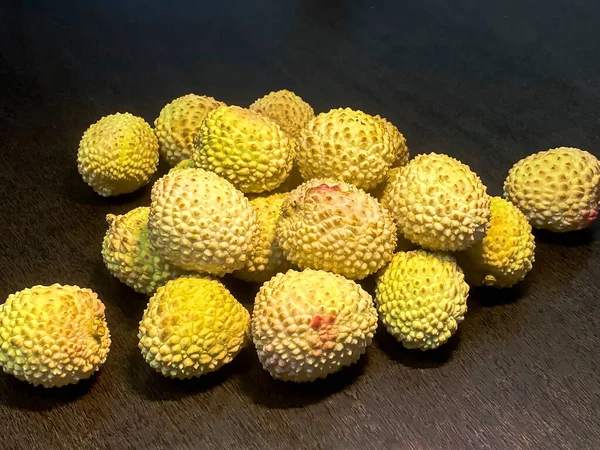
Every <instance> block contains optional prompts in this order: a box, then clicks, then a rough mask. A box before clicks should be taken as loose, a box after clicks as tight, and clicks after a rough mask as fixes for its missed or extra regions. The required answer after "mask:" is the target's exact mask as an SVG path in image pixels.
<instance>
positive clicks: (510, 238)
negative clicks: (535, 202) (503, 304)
mask: <svg viewBox="0 0 600 450" xmlns="http://www.w3.org/2000/svg"><path fill="white" fill-rule="evenodd" d="M491 212H492V216H491V220H490V227H489V228H488V230H487V233H486V235H485V237H484V238H483V239H482V240H481V241H479V242H476V243H475V244H474V245H473V246H472V247H470V248H468V249H467V250H464V251H462V252H459V253H457V254H456V258H457V261H458V264H459V265H460V267H461V268H462V269H463V271H464V273H465V279H466V280H467V282H468V283H469V284H470V285H472V286H482V285H485V286H495V287H499V288H504V287H510V286H513V285H514V284H516V283H518V282H519V281H521V280H523V279H524V278H525V275H527V273H528V272H529V271H530V270H531V268H532V265H533V262H534V259H535V256H534V253H535V238H534V236H533V234H532V233H531V225H530V224H529V222H528V221H527V217H525V215H524V214H523V213H522V212H521V211H519V209H518V208H517V207H516V206H514V205H513V204H512V203H510V202H509V201H508V200H504V199H502V198H500V197H492V201H491Z"/></svg>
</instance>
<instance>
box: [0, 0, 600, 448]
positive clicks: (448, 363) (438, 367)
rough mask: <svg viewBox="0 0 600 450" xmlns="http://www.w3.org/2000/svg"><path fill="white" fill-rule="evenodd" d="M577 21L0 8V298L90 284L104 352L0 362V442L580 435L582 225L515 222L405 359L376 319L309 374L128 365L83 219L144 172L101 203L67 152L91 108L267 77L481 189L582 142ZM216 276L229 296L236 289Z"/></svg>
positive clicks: (519, 10)
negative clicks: (452, 320)
mask: <svg viewBox="0 0 600 450" xmlns="http://www.w3.org/2000/svg"><path fill="white" fill-rule="evenodd" d="M49 4H54V6H48V5H49ZM598 23H600V6H599V4H598V2H597V1H596V0H588V1H586V0H570V1H569V0H546V1H545V2H540V1H539V0H504V1H501V2H496V1H491V0H489V1H481V0H457V1H448V0H425V1H400V0H390V1H361V0H354V1H352V0H348V1H334V0H303V1H300V0H296V1H292V0H288V1H286V0H280V1H275V0H273V1H257V2H253V1H248V0H246V1H236V2H226V1H212V2H202V1H196V2H169V1H164V0H161V1H154V0H152V1H149V0H146V1H126V0H121V1H77V2H75V1H73V2H61V1H56V2H42V1H12V2H11V1H3V2H1V3H0V180H1V184H0V202H1V214H2V216H1V217H0V244H1V246H0V268H1V273H0V279H1V283H0V302H1V301H2V300H1V299H3V298H5V297H6V296H8V295H9V294H10V293H13V292H15V291H17V290H20V289H23V288H25V287H30V286H32V285H36V284H51V283H53V282H58V283H62V284H77V285H79V286H85V287H90V288H92V289H94V290H95V291H96V292H98V293H99V295H100V297H101V299H102V300H103V301H104V302H105V303H106V305H107V320H108V324H109V327H110V330H111V333H112V338H113V343H112V347H111V353H110V355H109V358H108V360H107V362H106V365H105V366H104V367H103V368H102V370H101V371H100V372H99V373H98V374H97V375H96V376H94V377H93V378H92V379H90V380H87V381H84V382H81V383H80V384H78V385H76V386H73V387H67V388H63V389H60V390H44V389H43V388H33V387H30V386H29V385H27V384H25V383H22V382H19V381H16V380H15V379H13V378H12V377H9V376H7V375H0V448H1V449H37V448H70V449H74V448H77V449H88V448H102V449H104V448H107V449H114V448H148V449H154V448H174V449H188V448H234V449H236V448H237V449H240V448H251V449H268V448H273V449H279V448H281V449H284V448H285V449H288V448H322V449H355V448H356V449H370V448H378V449H388V448H390V449H402V448H407V449H419V450H422V449H450V448H452V449H454V448H460V449H462V448H473V449H598V448H600V419H599V408H600V374H599V369H600V364H599V361H600V358H599V357H600V354H599V352H598V343H599V340H600V339H599V336H600V332H599V330H598V326H599V322H600V301H599V299H598V287H599V286H600V281H599V280H600V258H599V256H600V243H599V242H600V239H599V238H600V236H599V234H600V233H599V225H600V224H599V223H596V224H595V225H594V226H592V227H591V228H590V229H588V230H585V231H581V232H576V233H570V234H565V235H555V234H551V233H543V232H536V242H537V253H536V263H535V265H534V268H533V271H532V272H531V273H530V274H529V276H528V277H527V279H526V281H525V282H523V283H521V284H520V285H518V286H517V287H516V288H514V289H507V290H498V291H491V290H484V289H473V290H472V292H471V294H470V298H469V311H468V314H467V317H466V319H465V321H464V322H463V323H462V324H461V326H460V330H459V333H458V334H457V335H456V336H455V337H454V338H453V339H452V340H451V341H450V343H449V344H447V345H445V346H444V347H442V348H441V349H439V350H437V351H431V352H428V353H421V352H414V351H408V350H404V349H402V348H401V346H400V345H399V344H396V343H395V341H394V340H393V339H392V338H390V337H389V336H388V335H387V333H386V332H385V330H384V329H383V328H382V327H380V329H379V331H378V333H377V335H376V338H375V341H374V343H373V345H372V346H371V347H370V348H369V349H368V352H367V354H366V355H365V356H364V357H363V358H362V359H361V360H360V363H359V364H357V365H355V366H353V367H351V368H348V369H345V370H343V371H342V372H340V373H338V374H336V375H334V376H331V377H329V378H328V379H326V380H324V381H320V382H316V383H313V384H308V385H291V384H285V383H282V382H276V381H274V380H272V379H271V378H270V376H269V374H268V373H267V372H266V371H264V370H263V369H262V368H261V366H260V364H259V362H258V360H257V358H256V355H255V353H254V350H253V348H252V347H249V348H247V349H246V350H245V351H243V352H242V354H241V355H239V357H238V358H236V359H235V361H234V362H233V363H232V364H230V365H229V366H227V367H226V368H224V369H223V370H220V371H218V372H217V373H214V374H211V375H207V376H204V377H202V378H200V379H197V380H193V381H187V382H181V381H173V380H167V379H164V378H162V377H161V376H160V375H157V374H155V373H154V372H153V371H152V370H151V369H150V368H149V366H147V365H146V363H145V362H144V361H143V360H142V358H141V356H140V352H139V350H138V348H137V337H136V333H137V326H138V322H139V320H140V318H141V314H142V312H143V310H144V308H145V305H146V302H147V298H146V297H143V296H141V295H137V294H135V293H134V292H133V291H132V290H131V289H129V288H127V287H126V286H124V285H122V284H120V283H119V282H118V281H117V280H116V279H115V278H113V277H111V276H110V275H109V274H108V272H107V271H106V269H105V268H104V266H103V264H102V259H101V256H100V249H101V240H102V237H103V235H104V233H105V231H106V228H107V224H106V222H105V219H104V217H105V215H106V214H107V213H109V212H112V213H124V212H126V211H128V210H130V209H131V208H133V207H134V206H139V205H147V204H149V186H148V187H146V188H144V189H142V190H140V191H139V192H136V193H134V194H131V195H125V196H121V197H118V198H110V199H103V198H101V197H100V196H98V195H96V194H94V193H93V192H92V190H91V189H90V188H88V187H87V186H86V185H85V184H84V183H83V181H82V180H81V178H80V176H79V175H78V173H77V167H76V152H77V146H78V142H79V139H80V137H81V135H82V133H83V132H84V130H85V129H86V128H87V127H88V126H89V125H90V124H91V123H93V122H95V121H96V120H98V119H99V118H100V117H101V116H103V115H107V114H111V113H114V112H118V111H120V112H124V111H128V112H131V113H133V114H136V115H139V116H142V117H144V118H145V119H146V120H147V121H149V122H151V121H153V120H154V119H155V118H156V116H157V115H158V113H159V111H160V109H161V108H162V106H164V105H165V104H166V103H167V102H169V101H170V100H172V99H174V98H175V97H178V96H181V95H184V94H187V93H190V92H193V93H197V94H206V95H212V96H214V97H215V98H217V99H219V100H223V101H225V102H226V103H229V104H238V105H242V106H247V105H248V104H250V103H251V102H252V101H253V100H254V99H256V98H258V97H260V96H262V95H264V94H266V93H267V92H269V91H271V90H277V89H282V88H287V89H290V90H293V91H295V92H296V93H298V94H299V95H301V96H302V97H303V98H304V99H305V100H307V101H308V102H309V103H310V104H311V105H312V106H313V107H314V109H315V111H317V112H322V111H326V110H328V109H331V108H334V107H341V106H349V107H351V108H354V109H362V110H363V111H365V112H368V113H371V114H380V115H382V116H384V117H386V118H388V119H389V120H391V121H392V122H393V123H394V124H396V125H397V126H398V127H399V129H400V130H401V131H402V132H403V133H404V134H405V136H406V137H407V139H408V144H409V149H410V152H411V154H412V155H415V154H418V153H423V152H428V151H436V152H443V153H448V154H450V155H452V156H455V157H457V158H459V159H460V160H462V161H463V162H465V163H467V164H469V165H470V166H471V168H472V169H473V170H475V171H476V172H478V173H479V174H480V176H481V177H482V179H483V181H484V183H486V185H487V186H488V188H489V192H490V193H492V194H495V195H499V194H500V193H501V187H502V182H503V180H504V178H505V176H506V173H507V171H508V169H509V167H510V166H511V165H512V164H513V163H514V162H516V161H517V160H519V159H520V158H522V157H524V156H526V155H528V154H530V153H533V152H536V151H539V150H545V149H548V148H551V147H557V146H574V147H579V148H584V149H588V150H590V151H592V152H593V153H594V154H596V155H597V156H598V155H599V153H598V149H599V148H600V138H599V133H600V122H599V117H600V70H599V69H600V32H599V31H598ZM165 170H166V167H164V165H163V166H161V167H160V171H159V173H157V174H156V176H155V177H154V178H155V179H156V178H157V177H158V176H159V175H160V174H163V173H165ZM225 283H226V284H227V286H228V287H230V288H231V289H232V292H234V294H235V295H236V296H237V297H238V298H239V299H240V300H241V301H243V302H244V303H245V304H246V306H248V307H251V304H252V299H253V295H254V293H255V292H256V288H255V287H254V286H252V285H249V284H243V283H241V282H235V281H231V280H230V279H226V280H225ZM367 284H368V283H367Z"/></svg>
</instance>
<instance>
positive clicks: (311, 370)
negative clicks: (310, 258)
mask: <svg viewBox="0 0 600 450" xmlns="http://www.w3.org/2000/svg"><path fill="white" fill-rule="evenodd" d="M376 328H377V311H376V310H375V307H374V306H373V299H372V298H371V296H370V295H369V294H368V293H367V292H366V291H364V290H363V289H362V288H361V287H360V286H359V285H358V284H357V283H355V282H354V281H351V280H348V279H346V278H344V277H342V276H341V275H336V274H333V273H329V272H325V271H322V270H311V269H305V270H304V271H302V272H298V271H295V270H289V271H288V272H286V273H285V274H283V273H279V274H277V275H275V276H274V277H273V278H272V279H271V280H269V281H267V282H266V283H265V284H263V286H262V287H261V288H260V290H259V292H258V294H257V295H256V298H255V301H254V311H253V314H252V336H253V340H254V345H255V347H256V350H257V352H258V359H259V360H260V362H261V364H262V365H263V367H264V368H265V370H267V371H268V372H269V373H270V374H271V376H273V377H274V378H277V379H280V380H284V381H293V382H307V381H314V380H316V379H318V378H325V377H326V376H327V375H329V374H332V373H334V372H337V371H338V370H340V369H341V368H343V367H345V366H349V365H351V364H353V363H355V362H357V361H358V360H359V358H360V356H361V355H362V354H363V353H365V351H366V348H367V347H368V346H369V344H371V341H372V339H373V335H374V334H375V330H376Z"/></svg>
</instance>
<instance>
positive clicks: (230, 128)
mask: <svg viewBox="0 0 600 450" xmlns="http://www.w3.org/2000/svg"><path fill="white" fill-rule="evenodd" d="M294 156H295V141H294V139H293V138H291V137H289V136H288V135H287V133H285V132H284V131H283V130H282V129H281V127H279V125H277V124H276V123H275V122H273V121H272V120H271V119H268V118H266V117H264V116H262V115H261V114H259V113H257V112H255V111H251V110H249V109H244V108H240V107H239V106H222V107H220V108H217V109H216V110H214V111H212V112H210V113H209V114H208V115H207V116H206V119H205V120H204V123H203V124H202V127H201V128H200V134H199V136H198V139H197V141H196V149H195V151H194V154H193V159H194V162H195V164H196V167H199V168H201V169H206V170H210V171H212V172H215V173H216V174H217V175H220V176H221V177H223V178H225V179H226V180H228V181H230V182H231V183H232V184H233V185H235V186H236V187H237V188H238V189H240V190H241V191H242V192H244V193H260V192H266V191H271V190H273V189H275V188H277V187H278V186H279V185H280V184H281V183H282V182H283V181H284V180H285V179H286V178H287V176H288V175H289V173H290V171H291V169H292V165H293V163H294Z"/></svg>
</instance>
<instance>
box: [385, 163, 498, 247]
mask: <svg viewBox="0 0 600 450" xmlns="http://www.w3.org/2000/svg"><path fill="white" fill-rule="evenodd" d="M381 203H382V204H383V205H384V206H385V207H386V208H388V209H389V210H390V211H391V213H392V216H393V217H394V219H395V221H396V225H397V226H398V230H399V232H401V233H402V234H403V235H404V237H406V238H407V239H409V240H410V241H412V242H414V243H415V244H417V245H420V246H421V247H423V248H425V249H429V250H444V251H458V250H464V249H465V248H468V247H470V246H471V245H473V244H474V243H475V242H477V241H478V240H480V239H482V238H483V236H484V235H485V232H486V230H487V227H488V224H489V218H490V197H489V195H488V194H487V189H486V187H485V186H484V185H483V183H482V182H481V179H480V178H479V177H478V176H477V175H476V174H475V173H474V172H472V171H471V170H470V169H469V167H468V166H467V165H465V164H463V163H461V162H460V161H458V160H456V159H454V158H451V157H450V156H447V155H443V154H436V153H429V154H426V155H418V156H416V157H415V158H414V159H412V160H411V161H410V162H409V163H408V164H407V165H406V166H404V167H402V168H401V169H400V170H399V171H397V172H395V173H394V174H393V175H392V176H391V177H390V178H389V179H388V180H387V183H386V186H385V190H384V192H383V196H382V198H381Z"/></svg>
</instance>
